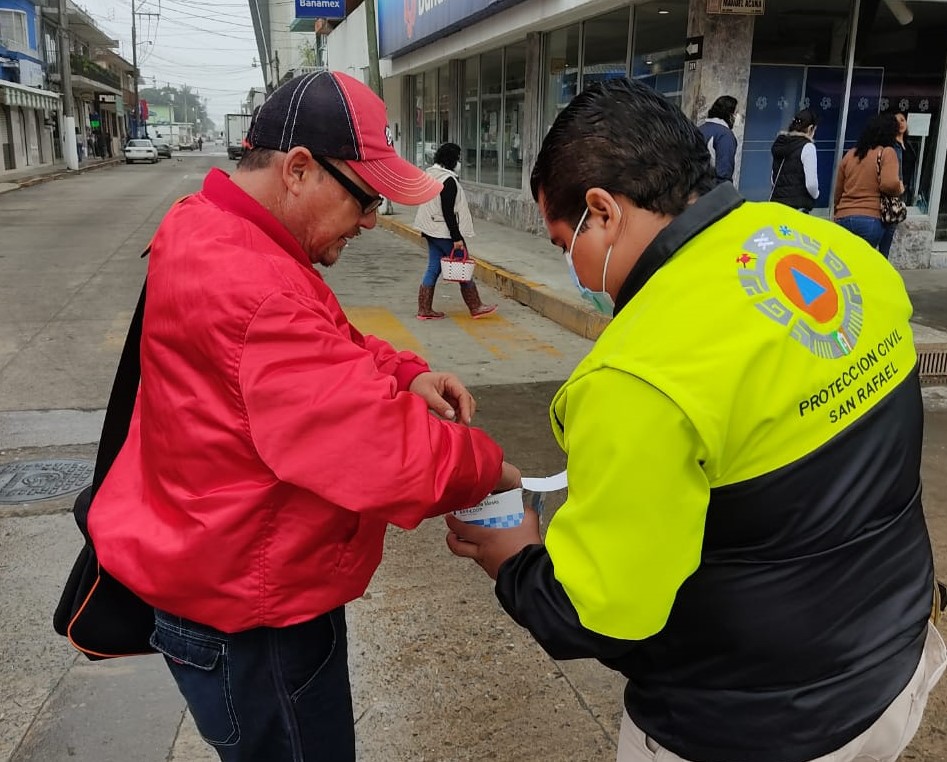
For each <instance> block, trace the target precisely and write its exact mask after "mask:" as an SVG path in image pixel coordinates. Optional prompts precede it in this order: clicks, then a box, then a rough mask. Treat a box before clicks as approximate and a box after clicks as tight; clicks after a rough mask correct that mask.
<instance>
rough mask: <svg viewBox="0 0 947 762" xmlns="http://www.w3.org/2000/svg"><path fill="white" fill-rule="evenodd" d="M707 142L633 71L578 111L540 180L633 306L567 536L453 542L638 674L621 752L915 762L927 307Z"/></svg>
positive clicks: (632, 757) (587, 421)
mask: <svg viewBox="0 0 947 762" xmlns="http://www.w3.org/2000/svg"><path fill="white" fill-rule="evenodd" d="M616 135H621V136H622V139H621V140H615V137H614V136H616ZM705 145H706V144H705V143H704V141H703V138H702V136H701V135H700V134H699V133H698V131H697V129H696V128H695V127H694V125H693V124H691V122H690V121H689V120H688V119H687V118H686V117H685V116H684V114H683V113H682V112H681V111H680V109H678V107H677V106H674V105H673V104H671V103H669V102H668V101H667V100H665V99H664V98H663V97H662V96H661V95H659V94H658V93H656V92H654V91H653V90H651V89H650V88H648V87H647V86H646V85H643V84H641V83H640V82H632V81H629V80H626V79H620V80H608V81H605V82H600V83H596V84H593V85H591V86H590V87H589V88H588V89H586V90H585V91H584V92H582V93H580V94H579V95H578V96H577V97H576V98H574V99H573V100H572V102H571V103H570V105H569V106H567V107H566V109H565V110H564V111H563V112H562V113H561V114H560V115H559V117H558V118H557V119H556V121H555V123H554V124H553V126H552V129H551V130H550V131H549V133H548V134H547V135H546V137H545V139H544V141H543V144H542V147H541V149H540V151H539V155H538V157H537V159H536V164H535V166H534V168H533V171H532V178H531V188H532V192H533V197H534V199H536V201H537V203H538V204H539V209H540V212H541V213H542V216H543V218H544V220H545V223H546V227H547V229H548V232H549V236H550V238H551V240H552V242H553V244H555V245H556V246H557V247H559V248H560V249H561V250H562V252H563V253H564V254H565V255H566V258H567V262H568V263H569V265H570V269H573V270H574V271H575V272H576V273H577V276H578V279H579V282H580V286H581V287H583V288H587V289H594V291H595V292H597V293H601V295H602V297H603V299H609V300H612V301H613V303H614V317H613V319H612V321H611V323H610V324H609V325H608V326H607V327H606V328H605V330H604V332H603V333H602V335H601V336H600V337H599V338H598V340H597V341H596V342H595V345H594V346H593V347H592V349H591V351H590V352H589V354H588V356H586V357H585V358H584V359H583V360H582V361H581V362H580V363H579V365H578V366H577V367H576V369H575V370H574V371H573V373H572V375H571V377H570V378H569V379H568V380H567V381H566V382H565V384H563V386H562V388H561V389H559V391H558V392H557V393H556V395H555V398H554V399H553V402H552V405H551V409H550V420H551V421H552V426H553V433H554V435H555V437H556V439H557V441H558V442H559V444H560V446H561V447H562V448H563V449H564V450H565V452H566V456H567V471H568V482H569V485H568V488H569V492H568V498H567V499H566V501H565V503H564V504H563V505H562V506H561V507H560V508H559V509H558V510H557V511H556V512H555V514H554V515H553V516H552V518H551V519H550V520H549V523H548V528H547V532H546V536H545V542H543V539H542V536H541V535H540V532H539V520H538V517H537V516H536V514H535V512H533V511H532V510H529V509H528V510H527V513H526V518H525V520H524V522H523V524H521V525H520V526H518V527H515V528H511V529H493V528H488V527H483V526H471V525H468V524H463V523H461V522H459V521H458V520H456V519H455V517H452V516H448V517H447V523H448V527H449V530H450V532H449V534H448V536H447V543H448V546H449V547H450V549H451V551H452V552H454V553H455V554H457V555H459V556H462V557H467V558H471V559H474V560H475V561H476V562H477V563H478V564H479V565H480V566H481V567H482V568H483V569H484V570H485V571H486V572H487V573H488V574H489V575H490V576H491V577H492V578H494V579H495V580H496V588H495V589H496V595H497V597H498V599H499V600H500V603H501V604H502V605H503V607H504V609H505V610H506V611H507V612H508V613H509V614H510V616H511V617H512V618H513V619H514V620H515V621H516V622H518V623H519V624H520V625H521V626H523V627H526V628H527V629H528V630H529V631H530V632H531V633H532V635H533V636H534V637H535V638H536V640H537V641H538V642H539V644H540V645H541V646H542V647H543V648H544V649H545V650H546V651H547V652H548V653H549V655H550V656H552V658H554V659H578V658H595V659H598V660H600V661H601V662H602V663H604V664H605V665H606V666H607V667H610V668H611V669H613V670H616V671H618V672H620V673H621V674H622V675H624V676H625V677H626V678H627V680H628V682H627V685H626V688H625V691H624V705H625V706H624V708H625V713H624V717H623V720H622V726H621V734H620V736H619V739H618V759H619V760H620V762H653V761H654V760H662V761H664V762H681V761H682V760H695V761H697V762H710V761H711V760H714V761H716V762H803V761H804V760H816V759H819V760H823V762H824V761H825V760H828V759H831V760H832V761H833V762H854V760H868V759H870V760H874V761H875V762H894V760H895V759H896V758H897V756H898V754H899V753H900V752H901V750H902V749H903V748H904V747H905V746H906V745H907V744H908V743H909V742H910V740H911V737H912V736H913V735H914V733H915V731H916V730H917V728H918V725H919V723H920V719H921V715H922V713H923V711H924V707H925V704H926V702H927V697H928V694H929V692H930V689H931V687H932V686H933V685H934V684H935V683H936V682H937V680H938V679H939V678H940V676H941V674H942V673H943V670H944V666H945V663H947V653H945V648H944V642H943V640H942V638H941V636H940V634H939V633H938V631H937V629H936V627H935V626H934V624H933V623H932V622H931V619H932V613H933V610H934V608H935V607H934V605H933V604H934V600H935V586H934V568H933V554H932V550H931V542H930V537H929V534H928V531H927V526H926V522H925V518H924V510H923V506H922V504H921V497H920V495H921V490H920V487H921V482H920V463H921V444H922V438H923V437H922V434H923V431H922V429H923V418H924V409H923V401H922V397H921V389H920V383H919V379H918V370H917V353H916V351H915V348H914V342H913V338H912V335H911V326H910V323H909V319H910V316H911V303H910V300H909V299H908V295H907V293H906V291H905V288H904V282H903V280H902V279H901V276H900V275H899V274H898V272H897V271H896V270H895V269H894V268H893V267H891V265H890V264H888V263H887V262H886V261H884V260H883V259H881V258H879V257H877V256H874V255H873V253H872V251H871V249H869V248H868V246H867V245H865V244H864V243H863V242H862V241H860V240H858V239H857V238H855V237H854V236H851V235H848V234H847V233H846V232H845V231H843V230H842V229H840V228H839V227H838V226H837V225H835V224H833V223H832V222H830V221H828V220H823V219H819V218H817V217H814V216H812V215H805V214H799V213H797V212H795V211H793V210H791V209H787V208H785V207H779V206H778V205H776V204H769V203H751V202H748V201H745V200H744V199H743V198H742V197H741V196H740V195H739V193H737V191H736V190H735V189H734V187H733V186H732V185H730V184H729V183H723V184H720V185H716V186H714V178H713V176H712V173H711V170H710V167H709V165H708V161H707V152H706V148H705ZM774 379H777V381H778V382H776V383H774ZM499 756H500V757H501V758H502V757H503V755H502V753H501V754H500V755H499Z"/></svg>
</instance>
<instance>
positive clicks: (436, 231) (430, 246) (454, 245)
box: [414, 143, 497, 320]
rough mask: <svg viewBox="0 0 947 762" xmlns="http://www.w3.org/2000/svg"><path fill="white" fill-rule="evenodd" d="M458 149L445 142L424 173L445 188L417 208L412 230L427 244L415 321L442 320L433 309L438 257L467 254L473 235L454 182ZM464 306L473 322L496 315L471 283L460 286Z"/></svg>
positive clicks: (462, 196) (463, 198) (461, 194)
mask: <svg viewBox="0 0 947 762" xmlns="http://www.w3.org/2000/svg"><path fill="white" fill-rule="evenodd" d="M459 161H460V146H459V145H457V144H456V143H444V144H443V145H441V146H440V147H439V148H438V149H437V151H436V152H435V153H434V164H433V166H431V168H430V169H428V170H427V173H428V174H429V175H431V177H433V178H434V179H435V180H437V181H438V182H439V183H441V184H442V185H443V186H444V187H443V190H441V193H440V195H439V196H436V197H435V198H433V199H431V200H430V201H428V202H427V203H426V204H422V205H421V206H419V207H418V211H417V214H416V215H415V218H414V227H415V229H416V230H417V231H418V232H419V233H420V234H421V235H422V236H424V240H425V241H427V255H428V260H427V269H426V270H425V271H424V277H422V278H421V285H420V286H419V287H418V315H417V317H418V320H441V319H442V318H443V317H444V313H443V312H439V311H437V310H435V309H434V306H433V305H434V287H435V286H436V285H437V279H438V278H439V277H440V275H441V257H449V256H460V257H463V256H465V255H466V254H467V240H466V239H467V238H472V237H473V235H474V229H473V218H472V217H471V216H470V207H469V206H468V205H467V195H466V194H465V193H464V189H463V188H462V187H461V185H460V182H458V179H457V173H456V172H455V171H454V170H455V169H456V168H457V163H458V162H459ZM460 294H461V296H462V297H463V298H464V304H466V305H467V309H468V310H469V311H470V316H471V317H472V318H474V319H477V318H482V317H484V316H486V315H489V314H491V313H493V312H496V309H497V306H496V305H495V304H484V303H483V302H482V301H480V292H479V291H478V290H477V284H476V283H474V282H473V280H469V281H466V282H464V283H461V284H460Z"/></svg>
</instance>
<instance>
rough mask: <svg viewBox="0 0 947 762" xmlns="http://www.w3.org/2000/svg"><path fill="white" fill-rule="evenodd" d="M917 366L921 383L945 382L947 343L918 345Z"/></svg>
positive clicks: (946, 378) (946, 373)
mask: <svg viewBox="0 0 947 762" xmlns="http://www.w3.org/2000/svg"><path fill="white" fill-rule="evenodd" d="M917 367H918V371H919V373H920V376H921V383H923V384H947V344H922V345H921V346H920V347H918V352H917Z"/></svg>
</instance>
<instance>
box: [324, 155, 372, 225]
mask: <svg viewBox="0 0 947 762" xmlns="http://www.w3.org/2000/svg"><path fill="white" fill-rule="evenodd" d="M312 158H313V159H315V160H316V163H317V164H318V165H319V166H320V167H322V168H323V169H324V170H325V171H326V172H328V173H329V174H330V175H332V177H333V179H334V180H335V181H336V182H337V183H338V184H339V185H341V186H342V187H343V188H345V190H347V191H348V192H349V194H350V195H351V196H352V197H353V198H354V199H355V200H356V201H358V203H359V205H360V206H361V207H362V214H371V213H372V212H374V211H376V210H377V209H378V207H380V206H381V202H382V201H384V200H385V199H383V198H382V197H381V196H371V195H369V194H368V193H366V192H365V191H363V190H362V189H361V188H359V187H358V186H357V185H356V184H355V183H354V182H353V181H352V180H351V179H349V178H348V177H347V176H346V175H345V173H344V172H342V170H340V169H339V168H338V167H336V166H335V165H334V164H333V163H332V162H330V161H329V160H328V159H326V158H325V157H323V156H313V157H312Z"/></svg>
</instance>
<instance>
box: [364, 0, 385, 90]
mask: <svg viewBox="0 0 947 762" xmlns="http://www.w3.org/2000/svg"><path fill="white" fill-rule="evenodd" d="M365 26H367V27H368V86H369V87H370V88H371V89H372V92H374V93H375V95H377V96H378V97H379V98H382V99H384V97H385V94H384V92H383V91H382V87H381V71H380V70H379V68H378V31H377V30H376V29H375V0H365Z"/></svg>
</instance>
